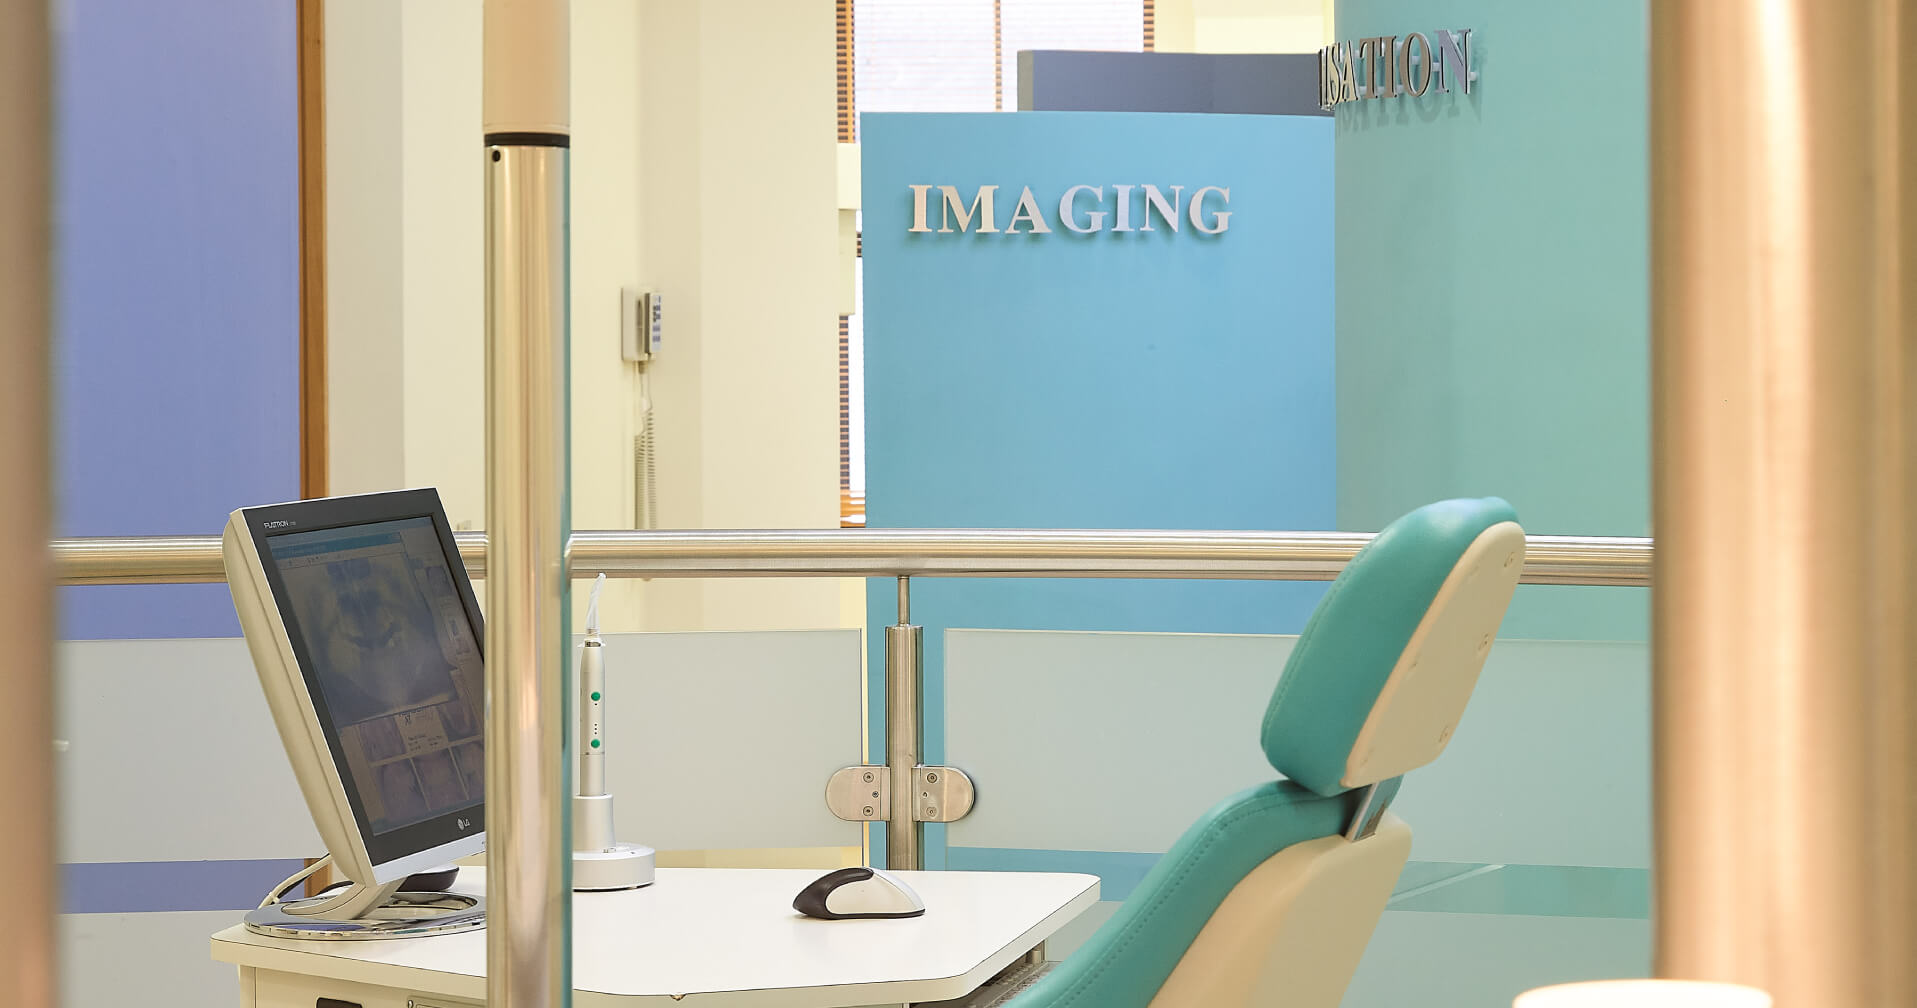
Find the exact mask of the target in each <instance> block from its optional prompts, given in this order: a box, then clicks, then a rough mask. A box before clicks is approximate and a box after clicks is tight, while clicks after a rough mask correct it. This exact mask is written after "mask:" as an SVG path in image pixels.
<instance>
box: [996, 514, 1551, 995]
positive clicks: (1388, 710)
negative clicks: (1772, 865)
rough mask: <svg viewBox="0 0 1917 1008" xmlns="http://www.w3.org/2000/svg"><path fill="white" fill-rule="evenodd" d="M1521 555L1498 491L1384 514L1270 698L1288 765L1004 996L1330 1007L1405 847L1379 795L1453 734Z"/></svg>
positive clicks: (1201, 823) (1269, 737) (1272, 743)
mask: <svg viewBox="0 0 1917 1008" xmlns="http://www.w3.org/2000/svg"><path fill="white" fill-rule="evenodd" d="M1523 566H1524V530H1523V529H1521V528H1520V527H1519V526H1518V523H1517V515H1516V514H1515V513H1513V512H1512V510H1511V506H1510V505H1508V504H1506V503H1505V502H1504V501H1501V500H1498V499H1496V498H1487V499H1484V500H1450V501H1442V502H1440V503H1437V504H1432V505H1430V506H1428V507H1423V508H1419V509H1418V510H1416V511H1413V512H1412V513H1410V514H1408V515H1406V516H1404V517H1403V518H1400V519H1399V520H1397V521H1395V522H1393V523H1392V524H1391V526H1390V527H1389V528H1386V529H1385V530H1384V531H1383V532H1382V533H1380V534H1379V535H1378V537H1377V538H1376V539H1375V540H1373V541H1372V543H1371V544H1370V545H1368V546H1366V547H1365V548H1364V550H1362V551H1361V552H1359V554H1358V555H1357V557H1356V558H1355V559H1353V560H1352V562H1351V564H1350V566H1348V567H1346V568H1345V570H1344V573H1342V574H1340V575H1339V577H1338V579H1337V580H1336V581H1334V582H1333V583H1332V585H1331V589H1330V590H1329V591H1328V592H1327V593H1326V594H1325V597H1324V600H1323V601H1322V602H1320V603H1319V605H1318V608H1317V611H1316V612H1314V613H1313V614H1312V616H1311V620H1310V622H1308V623H1307V624H1306V625H1305V629H1304V633H1303V634H1302V635H1300V636H1299V638H1298V643H1297V646H1296V648H1295V649H1294V650H1293V651H1292V654H1291V660H1290V661H1289V662H1287V663H1286V665H1285V670H1284V674H1283V675H1282V676H1280V677H1279V679H1278V684H1277V688H1276V691H1275V692H1274V693H1273V695H1272V698H1271V703H1270V705H1269V706H1268V707H1267V708H1266V710H1265V717H1264V725H1263V742H1264V749H1265V755H1266V756H1267V757H1268V758H1269V759H1270V760H1271V765H1272V767H1273V768H1274V769H1276V770H1277V771H1278V772H1279V773H1280V774H1283V775H1284V778H1285V779H1283V780H1275V781H1272V782H1270V783H1268V784H1261V785H1259V786H1257V787H1254V788H1252V789H1250V790H1248V791H1242V792H1240V793H1238V794H1235V795H1233V796H1231V797H1229V798H1227V799H1225V800H1224V801H1222V802H1220V803H1219V804H1218V805H1217V806H1215V807H1213V808H1212V809H1211V811H1209V812H1207V813H1205V815H1204V816H1203V817H1201V818H1200V819H1199V820H1198V822H1197V823H1195V824H1194V825H1193V826H1192V827H1191V828H1190V829H1189V830H1187V831H1185V835H1184V836H1183V837H1180V838H1179V840H1178V842H1177V844H1176V845H1174V846H1173V847H1172V849H1171V850H1170V851H1169V852H1168V853H1167V854H1166V855H1165V856H1164V858H1162V859H1161V860H1160V861H1159V862H1158V863H1157V865H1156V866H1155V867H1154V868H1153V869H1152V870H1151V872H1150V874H1148V875H1146V877H1145V879H1144V881H1143V882H1142V883H1140V885H1139V886H1138V888H1137V890H1136V891H1134V892H1133V893H1132V895H1131V898H1130V899H1127V900H1126V901H1125V904H1124V905H1123V906H1121V907H1120V908H1119V909H1118V912H1117V913H1116V914H1115V915H1113V917H1112V918H1111V919H1110V920H1109V921H1107V922H1106V923H1105V926H1104V927H1102V928H1100V929H1099V930H1098V932H1097V933H1096V934H1095V935H1093V937H1092V938H1091V940H1089V941H1088V942H1086V943H1085V945H1084V946H1083V947H1082V948H1080V949H1079V950H1078V951H1077V952H1076V953H1074V954H1073V955H1072V956H1071V957H1070V958H1068V959H1066V960H1065V961H1064V962H1062V963H1059V964H1058V966H1057V968H1055V969H1054V970H1052V971H1051V972H1050V973H1048V974H1046V975H1045V976H1043V977H1042V978H1040V979H1039V980H1038V981H1037V982H1036V983H1035V984H1033V985H1032V986H1031V987H1030V988H1028V989H1027V990H1025V991H1024V992H1023V993H1021V994H1019V995H1017V996H1016V997H1014V998H1012V999H1011V1001H1009V1002H1008V1003H1007V1008H1144V1006H1147V1005H1149V1006H1151V1008H1173V1006H1181V1008H1182V1006H1192V1008H1197V1006H1204V1008H1234V1006H1241V1005H1245V1006H1249V1005H1270V1006H1279V1008H1336V1006H1337V1004H1338V1002H1339V1000H1340V999H1341V998H1342V997H1343V996H1344V991H1345V987H1346V986H1347V985H1349V984H1350V982H1351V975H1352V973H1353V972H1354V971H1355V970H1356V969H1357V967H1358V959H1359V957H1360V956H1361V955H1362V954H1363V953H1364V948H1365V944H1366V942H1368V941H1369V940H1370V939H1371V932H1372V930H1373V929H1374V928H1375V927H1376V926H1377V923H1378V918H1379V915H1380V914H1382V913H1383V911H1384V905H1385V900H1386V899H1387V898H1388V897H1389V896H1390V895H1391V888H1392V885H1393V883H1395V882H1396V881H1397V878H1398V875H1399V873H1400V872H1401V871H1402V870H1403V868H1404V863H1405V858H1406V856H1407V855H1408V854H1409V853H1410V850H1411V831H1410V829H1409V828H1408V827H1407V826H1405V824H1404V823H1403V822H1402V821H1400V820H1399V819H1398V818H1397V817H1396V816H1393V815H1391V814H1390V813H1389V812H1388V811H1386V809H1387V807H1388V806H1389V805H1390V803H1391V799H1392V796H1393V795H1395V794H1396V793H1397V791H1398V784H1399V780H1400V777H1401V776H1402V775H1403V774H1405V773H1407V772H1409V771H1411V770H1415V769H1417V768H1418V767H1421V766H1423V765H1425V764H1426V763H1429V762H1431V760H1432V759H1434V758H1436V757H1437V755H1438V754H1439V753H1440V752H1442V751H1443V750H1444V747H1445V743H1446V742H1448V741H1450V739H1451V733H1452V731H1453V729H1455V728H1456V727H1457V724H1458V718H1459V717H1460V716H1461V715H1462V714H1463V713H1464V705H1465V702H1466V701H1467V700H1469V699H1470V697H1471V690H1472V687H1473V686H1474V685H1476V683H1477V679H1478V671H1479V669H1481V668H1482V667H1483V666H1484V658H1485V654H1486V653H1487V652H1488V651H1490V649H1491V642H1492V639H1493V638H1494V637H1495V636H1496V634H1497V629H1498V623H1499V622H1500V621H1501V620H1502V619H1503V618H1504V610H1505V606H1506V605H1507V604H1508V603H1509V602H1510V600H1511V593H1512V591H1513V589H1514V588H1515V587H1516V586H1517V581H1518V574H1519V571H1520V570H1521V569H1522V568H1523Z"/></svg>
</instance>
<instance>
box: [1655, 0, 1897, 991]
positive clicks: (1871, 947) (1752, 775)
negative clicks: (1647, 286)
mask: <svg viewBox="0 0 1917 1008" xmlns="http://www.w3.org/2000/svg"><path fill="white" fill-rule="evenodd" d="M1650 9H1651V19H1652V21H1651V25H1652V30H1651V40H1652V82H1651V95H1652V100H1651V102H1650V108H1651V110H1652V129H1651V140H1652V144H1651V153H1652V169H1651V171H1652V178H1651V181H1652V187H1651V191H1652V222H1653V223H1652V241H1653V248H1652V269H1651V276H1652V278H1653V306H1652V313H1653V354H1652V371H1653V383H1652V384H1653V390H1652V402H1653V414H1654V415H1653V421H1654V431H1655V434H1656V437H1655V439H1654V445H1655V446H1656V451H1655V458H1654V463H1653V473H1654V481H1653V482H1654V495H1653V496H1654V511H1655V520H1654V525H1655V527H1656V529H1657V535H1658V548H1657V571H1656V591H1655V592H1654V594H1653V612H1654V634H1653V656H1654V670H1655V674H1654V718H1653V721H1654V747H1655V762H1654V767H1655V770H1654V784H1655V798H1654V808H1655V813H1656V815H1655V823H1654V829H1655V850H1656V871H1655V872H1654V877H1655V879H1656V883H1657V891H1656V902H1655V918H1654V919H1655V920H1656V923H1657V927H1656V929H1655V930H1656V968H1657V972H1658V973H1659V974H1660V975H1663V976H1667V977H1674V978H1685V979H1702V980H1719V981H1731V982H1737V983H1744V984H1749V985H1751V986H1755V987H1760V988H1764V989H1766V990H1768V991H1770V992H1771V994H1772V995H1773V996H1774V997H1775V999H1776V1004H1777V1006H1778V1008H1875V1006H1880V1005H1911V1004H1917V966H1913V961H1914V958H1917V957H1913V955H1912V949H1913V948H1917V884H1913V874H1912V873H1913V867H1912V865H1913V860H1914V859H1913V854H1912V852H1913V850H1917V757H1914V756H1913V753H1914V750H1913V748H1912V746H1913V741H1912V740H1913V738H1917V702H1914V701H1913V688H1914V686H1913V684H1914V683H1917V630H1913V627H1914V626H1917V622H1914V621H1913V619H1912V610H1913V606H1917V551H1914V549H1913V544H1914V543H1917V538H1913V534H1912V526H1913V524H1917V463H1914V460H1917V296H1914V295H1913V294H1912V293H1911V292H1913V291H1917V64H1913V63H1912V62H1911V60H1910V57H1909V54H1910V52H1912V51H1913V49H1917V9H1913V8H1912V6H1911V5H1910V4H1909V3H1907V2H1899V0H1687V2H1682V3H1675V2H1674V3H1654V4H1652V5H1651V8H1650Z"/></svg>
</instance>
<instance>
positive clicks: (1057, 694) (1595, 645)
mask: <svg viewBox="0 0 1917 1008" xmlns="http://www.w3.org/2000/svg"><path fill="white" fill-rule="evenodd" d="M1550 590H1552V589H1538V588H1527V589H1523V590H1521V593H1520V594H1521V595H1522V594H1525V593H1535V592H1542V591H1550ZM1615 591H1619V592H1624V591H1628V590H1625V589H1617V590H1615ZM1295 640H1296V638H1294V637H1290V636H1261V635H1225V634H1156V633H1083V632H1066V631H1002V630H950V631H947V632H946V634H945V649H944V650H945V654H944V669H945V675H944V712H945V725H944V728H945V731H944V738H945V740H946V758H947V761H948V762H950V763H951V764H953V765H955V766H959V767H962V768H964V769H965V770H967V771H968V772H969V773H971V774H972V775H973V777H974V780H975V782H976V784H977V787H978V790H979V794H980V796H981V799H980V801H979V804H978V806H977V808H976V809H975V810H974V811H973V813H972V814H971V815H970V816H968V817H967V818H965V819H963V820H961V821H959V822H956V823H953V824H951V825H950V826H949V827H947V828H946V833H945V843H946V846H945V847H944V853H945V857H946V866H947V867H949V868H952V869H981V870H1055V871H1081V872H1090V873H1093V874H1097V875H1099V876H1100V877H1101V879H1102V880H1103V886H1102V894H1101V895H1102V898H1103V899H1104V900H1105V901H1106V902H1105V903H1103V904H1101V905H1100V907H1099V909H1098V910H1095V911H1094V912H1092V913H1090V914H1087V915H1086V917H1085V918H1084V919H1082V920H1081V921H1080V922H1078V923H1077V924H1076V925H1074V927H1073V928H1072V929H1071V931H1070V932H1068V933H1067V934H1065V935H1062V936H1061V938H1060V939H1059V940H1056V941H1054V942H1052V943H1050V944H1049V945H1048V952H1049V954H1050V955H1052V956H1053V957H1054V958H1062V957H1064V956H1065V955H1067V954H1069V953H1070V952H1071V951H1072V949H1073V948H1074V947H1076V945H1077V943H1078V942H1080V941H1082V940H1083V938H1084V937H1086V936H1087V935H1089V933H1090V932H1091V930H1092V929H1093V928H1095V927H1096V926H1097V925H1098V924H1099V923H1102V922H1103V920H1104V919H1105V917H1107V916H1109V914H1110V912H1111V911H1112V910H1113V909H1115V908H1116V906H1117V902H1116V901H1120V900H1123V899H1124V898H1125V897H1126V896H1127V895H1129V893H1130V892H1131V890H1132V889H1133V888H1134V887H1135V886H1136V885H1137V883H1138V882H1139V880H1140V879H1142V878H1143V876H1144V874H1145V873H1146V871H1148V870H1149V869H1150V867H1151V866H1152V865H1153V864H1154V863H1155V862H1156V860H1157V858H1158V856H1159V854H1161V853H1162V852H1163V851H1164V850H1166V849H1167V848H1169V847H1170V845H1171V843H1172V842H1173V841H1174V840H1175V839H1176V838H1177V837H1178V835H1179V834H1180V833H1181V832H1182V831H1183V830H1184V829H1185V828H1186V827H1187V826H1189V825H1190V824H1191V822H1192V821H1193V820H1194V819H1195V818H1196V817H1197V816H1198V815H1199V814H1200V813H1201V812H1203V811H1204V810H1205V809H1207V808H1209V807H1210V806H1211V805H1213V804H1215V803H1216V802H1217V801H1219V800H1220V799H1222V798H1224V797H1226V796H1227V795H1230V794H1232V793H1233V792H1235V791H1237V790H1239V789H1241V788H1244V787H1246V786H1249V785H1252V784H1256V783H1258V782H1260V781H1264V780H1270V779H1271V778H1272V777H1273V776H1274V775H1275V772H1274V771H1273V770H1272V769H1271V767H1270V766H1269V764H1268V763H1267V762H1266V760H1265V758H1264V755H1263V753H1262V751H1261V750H1260V747H1259V743H1258V737H1259V729H1260V722H1261V719H1262V717H1263V714H1264V709H1265V705H1266V703H1267V701H1268V700H1269V698H1270V695H1271V690H1272V687H1273V686H1274V685H1275V683H1276V681H1277V678H1278V672H1279V670H1280V669H1281V668H1282V667H1283V664H1284V661H1285V660H1286V658H1287V657H1288V656H1289V654H1290V650H1291V647H1292V645H1293V643H1294V642H1295ZM1648 668H1649V654H1648V646H1647V645H1645V644H1644V643H1642V642H1638V641H1552V640H1527V639H1521V638H1512V639H1501V640H1500V641H1499V642H1498V643H1497V645H1496V646H1495V647H1494V648H1493V650H1492V652H1491V656H1490V658H1489V659H1488V661H1487V662H1486V665H1485V670H1484V673H1483V675H1482V677H1481V679H1480V681H1479V683H1478V686H1477V690H1476V692H1475V694H1474V695H1473V699H1472V702H1471V706H1470V708H1469V709H1468V711H1467V713H1466V716H1465V718H1464V720H1463V722H1462V723H1461V725H1460V729H1459V732H1458V736H1457V737H1456V739H1455V740H1454V741H1453V742H1452V743H1451V745H1450V746H1449V748H1447V750H1446V751H1445V753H1444V754H1443V756H1442V757H1440V758H1439V759H1438V760H1437V761H1436V762H1435V763H1433V764H1432V765H1431V766H1429V767H1426V768H1423V769H1421V770H1418V771H1415V772H1413V773H1412V774H1410V775H1409V776H1408V777H1407V778H1406V782H1405V785H1404V788H1403V790H1402V792H1401V793H1400V795H1399V797H1398V799H1397V801H1396V802H1395V803H1394V805H1393V811H1394V812H1396V813H1397V814H1398V815H1400V816H1401V817H1402V818H1403V819H1404V820H1405V821H1406V822H1407V823H1409V824H1410V826H1411V827H1412V832H1413V838H1414V839H1413V847H1412V853H1411V861H1410V864H1409V865H1408V866H1407V867H1406V869H1405V871H1404V874H1403V876H1402V877H1401V878H1400V879H1399V881H1398V883H1397V886H1396V887H1395V889H1394V894H1393V896H1392V900H1391V903H1390V904H1389V907H1388V909H1387V911H1386V913H1385V915H1384V919H1383V921H1382V922H1381V923H1380V925H1379V927H1378V930H1377V932H1376V934H1375V936H1374V938H1373V940H1372V943H1371V945H1370V947H1369V949H1368V951H1367V954H1366V959H1365V960H1364V963H1363V965H1362V966H1361V967H1360V969H1359V972H1358V975H1357V977H1356V978H1355V979H1354V981H1353V983H1352V986H1351V989H1350V992H1349V994H1348V995H1347V997H1346V1000H1345V1002H1344V1003H1345V1004H1346V1005H1347V1006H1351V1008H1373V1006H1376V1008H1385V1006H1395V1005H1402V1004H1408V1003H1412V1002H1414V1001H1415V1002H1416V1003H1418V1004H1421V1005H1435V1006H1438V1008H1449V1006H1454V1005H1455V1006H1458V1008H1464V1006H1467V1005H1469V1006H1478V1005H1486V1004H1498V1003H1506V1002H1508V1001H1509V999H1510V998H1511V997H1512V996H1513V995H1515V994H1516V993H1517V992H1518V991H1521V990H1524V989H1526V988H1528V987H1531V986H1538V985H1541V984H1544V983H1550V982H1561V981H1564V980H1569V979H1580V978H1596V977H1615V976H1633V975H1645V974H1646V973H1648V971H1649V968H1650V925H1649V915H1650V880H1649V874H1650V873H1649V867H1650V793H1649V783H1650V770H1649V675H1648ZM928 846H929V845H928ZM1434 999H1435V1000H1434ZM1500 999H1502V1001H1500Z"/></svg>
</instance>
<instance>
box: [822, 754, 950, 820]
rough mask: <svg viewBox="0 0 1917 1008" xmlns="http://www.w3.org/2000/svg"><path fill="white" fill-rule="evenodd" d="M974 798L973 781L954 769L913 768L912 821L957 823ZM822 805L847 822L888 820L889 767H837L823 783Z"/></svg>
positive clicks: (889, 812) (890, 815) (868, 765)
mask: <svg viewBox="0 0 1917 1008" xmlns="http://www.w3.org/2000/svg"><path fill="white" fill-rule="evenodd" d="M976 795H977V791H976V789H974V788H973V786H972V778H971V777H969V776H967V775H966V773H965V771H963V770H960V769H958V768H957V767H948V766H918V767H913V768H912V795H911V813H912V821H913V822H956V821H958V820H960V819H963V818H965V817H966V816H967V815H968V814H970V813H971V811H972V802H973V800H974V798H975V797H976ZM825 805H826V808H828V809H831V810H832V814H833V815H835V816H838V817H839V818H840V819H843V820H845V821H846V822H887V821H890V820H891V818H892V787H891V768H890V767H887V766H884V765H882V764H881V765H872V764H863V765H860V766H849V767H841V768H839V769H838V770H837V771H835V772H834V773H833V774H832V777H831V778H830V779H829V780H827V781H826V784H825Z"/></svg>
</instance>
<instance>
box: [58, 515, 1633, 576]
mask: <svg viewBox="0 0 1917 1008" xmlns="http://www.w3.org/2000/svg"><path fill="white" fill-rule="evenodd" d="M455 538H456V539H458V541H459V551H460V555H461V556H462V557H464V559H465V561H466V567H467V570H468V571H469V572H470V573H471V574H472V576H474V577H483V576H484V575H485V569H486V534H485V533H484V532H459V533H455ZM1371 539H1372V536H1371V534H1370V533H1362V532H1168V531H1097V530H1088V529H1068V530H1035V529H791V530H781V531H736V532H734V531H725V532H712V531H611V532H574V533H573V534H572V538H571V540H569V546H570V557H571V564H572V574H573V576H574V577H591V576H593V575H595V574H598V573H600V572H604V573H605V574H606V575H607V576H609V577H645V578H666V577H1074V578H1077V577H1103V578H1114V577H1122V578H1199V579H1243V580H1266V581H1272V580H1276V581H1329V580H1331V579H1332V578H1334V577H1337V576H1338V572H1339V571H1340V570H1343V569H1344V566H1345V564H1347V563H1349V562H1350V561H1351V558H1352V557H1353V556H1355V555H1356V554H1357V552H1358V551H1359V550H1360V549H1362V548H1364V545H1365V544H1366V543H1368V542H1370V541H1371ZM52 549H53V558H54V567H55V570H56V571H57V572H58V576H59V580H60V583H61V584H63V585H98V584H190V583H206V582H220V581H224V580H226V573H225V570H224V568H223V567H222V565H221V560H220V540H219V537H218V536H149V537H140V538H73V539H56V540H54V541H53V543H52ZM1523 580H1524V582H1525V583H1527V584H1559V585H1622V586H1636V587H1644V586H1648V585H1649V584H1650V583H1651V540H1649V539H1645V538H1626V537H1608V536H1530V537H1528V538H1527V540H1526V554H1525V563H1524V576H1523Z"/></svg>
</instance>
